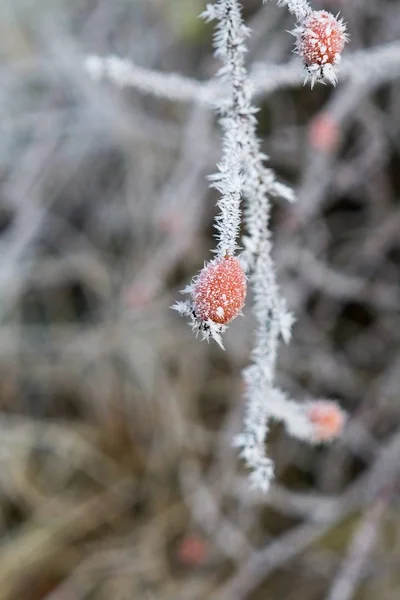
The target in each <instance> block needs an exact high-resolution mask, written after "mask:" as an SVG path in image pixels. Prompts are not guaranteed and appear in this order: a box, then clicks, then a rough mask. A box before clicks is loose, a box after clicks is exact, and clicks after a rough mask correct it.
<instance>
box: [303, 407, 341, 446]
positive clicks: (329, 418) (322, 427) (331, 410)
mask: <svg viewBox="0 0 400 600" xmlns="http://www.w3.org/2000/svg"><path fill="white" fill-rule="evenodd" d="M308 417H309V419H310V421H311V423H312V424H313V426H314V430H313V436H314V439H315V441H317V442H324V441H329V440H332V439H333V438H335V437H337V436H338V435H339V434H340V433H341V431H342V429H343V426H344V423H345V413H344V412H343V411H342V409H341V408H340V407H339V406H338V405H337V404H336V402H332V401H330V400H317V401H315V402H313V403H312V404H310V407H309V409H308Z"/></svg>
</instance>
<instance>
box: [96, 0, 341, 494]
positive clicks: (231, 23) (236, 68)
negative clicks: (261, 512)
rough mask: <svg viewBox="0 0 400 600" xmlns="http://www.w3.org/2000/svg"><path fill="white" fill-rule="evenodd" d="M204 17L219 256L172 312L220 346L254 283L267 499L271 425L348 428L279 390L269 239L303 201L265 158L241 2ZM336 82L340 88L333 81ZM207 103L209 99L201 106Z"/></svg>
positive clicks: (337, 413) (154, 89) (258, 458)
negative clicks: (216, 63) (211, 77)
mask: <svg viewBox="0 0 400 600" xmlns="http://www.w3.org/2000/svg"><path fill="white" fill-rule="evenodd" d="M283 3H286V4H290V7H291V8H292V12H294V13H295V14H296V16H297V17H298V19H299V23H300V19H302V21H301V23H303V24H304V22H305V20H306V19H308V18H309V17H310V15H311V16H312V15H313V16H314V17H315V15H316V13H315V12H312V11H311V10H307V11H306V10H305V8H304V7H305V6H308V5H306V4H305V3H304V2H283ZM294 7H296V10H294ZM322 12H323V11H320V13H322ZM303 13H304V14H303ZM320 13H318V15H317V17H316V19H317V20H316V23H314V25H315V28H314V30H313V31H311V33H310V30H309V31H307V32H306V33H307V36H308V38H307V39H308V41H309V48H307V47H305V50H307V51H309V53H311V54H312V52H313V51H314V49H315V48H316V49H317V50H318V51H319V52H325V53H326V54H327V56H328V59H327V60H326V61H325V59H323V60H322V63H321V64H323V65H324V69H322V67H321V72H322V70H324V72H325V75H327V71H326V68H325V67H326V65H327V64H330V63H331V62H332V61H333V62H335V61H336V59H335V60H334V57H333V52H334V51H335V52H336V50H337V48H336V49H335V48H333V49H332V47H331V46H329V44H328V42H329V40H328V41H327V42H326V44H328V45H327V46H326V47H324V48H322V46H321V44H323V41H324V40H322V42H321V39H322V38H321V36H325V37H326V36H327V35H328V33H329V32H328V30H327V27H328V28H329V27H331V29H332V27H333V24H332V21H331V18H330V17H326V15H325V13H324V14H320ZM326 14H328V13H326ZM202 16H203V17H204V18H205V19H206V20H207V21H211V20H215V21H216V22H217V25H216V29H215V34H214V50H215V56H216V57H217V58H218V59H219V60H220V61H221V62H222V67H221V68H220V70H219V72H218V74H217V80H218V82H219V83H218V85H215V84H209V85H207V86H206V87H205V88H204V90H207V91H208V92H209V91H210V89H213V90H214V93H215V92H216V90H218V89H221V90H222V89H223V90H224V94H216V96H215V106H216V109H217V112H218V117H219V122H220V125H221V129H222V157H221V161H220V163H219V164H218V171H217V173H216V174H214V175H212V176H211V177H210V180H211V186H212V187H214V188H216V189H217V191H218V192H219V199H218V202H217V206H218V208H219V213H218V215H217V217H216V220H215V228H216V230H217V234H216V238H217V246H216V250H215V254H216V256H215V258H214V259H213V260H212V261H211V262H209V263H208V264H205V266H204V267H203V269H202V270H201V271H200V272H199V273H198V275H197V276H196V277H194V278H193V279H192V281H191V283H190V285H188V286H187V287H186V288H185V289H184V290H183V292H184V293H186V294H189V299H188V300H185V301H181V302H177V303H176V304H175V305H174V306H173V308H174V309H175V310H177V311H178V312H179V313H180V314H181V315H183V316H185V317H188V318H189V321H190V324H191V326H192V329H193V330H194V331H196V333H201V334H202V336H203V338H204V339H207V340H209V339H210V338H213V339H214V340H215V341H216V342H217V343H218V344H220V345H221V346H222V338H221V334H222V333H223V332H224V331H225V329H226V327H227V324H229V323H230V322H231V321H232V320H233V319H234V318H235V317H236V316H237V315H239V314H240V313H241V309H242V307H243V305H244V301H245V297H246V291H247V279H249V281H250V283H251V286H252V289H253V296H254V307H253V313H254V317H255V321H256V332H255V345H254V349H253V351H252V354H251V358H252V364H251V366H249V367H248V368H247V369H245V371H244V381H245V398H246V416H245V422H244V432H243V434H241V435H240V436H238V437H237V439H236V442H235V443H236V445H237V446H238V447H240V448H241V456H242V457H243V458H244V459H245V461H246V463H247V466H248V467H249V468H250V469H251V475H250V479H251V481H252V483H253V485H254V486H255V487H256V488H258V489H261V490H263V491H267V490H268V488H269V484H270V481H271V479H272V476H273V464H272V461H271V460H270V459H269V458H268V456H267V454H266V451H265V443H266V437H267V433H268V427H269V421H270V420H279V421H282V422H283V423H284V424H285V427H286V429H287V431H288V433H289V434H291V435H294V436H296V437H298V438H299V439H302V440H308V441H311V442H315V441H321V440H328V439H332V438H333V437H335V436H336V435H337V434H338V433H339V432H340V430H341V427H342V425H343V422H344V415H343V413H342V412H341V410H340V409H339V408H338V407H337V405H336V404H335V403H333V402H329V401H319V402H309V403H303V404H299V403H296V402H294V401H293V400H290V399H288V398H287V397H286V395H285V394H284V393H283V392H282V391H280V390H278V389H277V388H276V387H275V385H274V380H275V370H276V362H277V355H278V346H279V342H280V338H282V339H283V340H284V341H286V342H288V341H289V339H290V335H291V326H292V323H293V317H292V315H291V314H290V313H289V312H288V311H287V308H286V302H285V300H284V299H283V298H282V297H281V295H280V292H279V288H278V285H277V281H276V275H275V268H274V264H273V260H272V255H271V234H270V231H269V218H270V205H271V199H272V198H273V197H280V198H284V199H285V200H287V201H290V202H293V201H294V200H295V197H294V193H293V191H292V190H291V189H290V188H288V187H287V186H285V185H283V184H281V183H279V182H277V181H276V177H275V173H274V172H273V171H272V170H271V169H269V168H268V167H266V165H265V162H266V160H267V157H266V156H265V155H263V154H262V152H261V148H260V142H259V140H258V138H257V135H256V126H257V120H256V116H255V115H256V112H257V109H256V108H255V107H254V106H253V105H252V96H253V94H254V89H253V86H252V84H251V79H250V77H249V74H248V72H247V69H246V66H245V53H246V46H245V41H246V38H247V37H248V36H249V33H250V31H249V29H248V28H247V27H246V26H245V24H244V22H243V18H242V14H241V4H240V2H239V0H216V2H215V3H214V4H209V5H207V8H206V10H205V12H204V13H203V15H202ZM300 26H301V25H300V24H299V25H298V28H299V27H300ZM338 27H339V25H338ZM330 33H332V31H330ZM330 33H329V34H330ZM298 35H299V38H298V39H299V40H300V42H301V43H303V42H304V40H306V41H307V39H306V38H305V37H304V35H303V33H302V32H301V31H300V29H298ZM313 40H315V43H314V41H313ZM300 42H299V41H298V44H300ZM303 45H304V44H303ZM299 48H300V46H299ZM303 50H304V48H303V47H302V48H301V51H302V52H303ZM331 51H332V52H331ZM299 53H300V51H299ZM303 54H304V52H303ZM311 54H310V55H311ZM335 56H336V54H335ZM314 58H315V56H314V55H313V60H314ZM317 59H318V57H317ZM331 59H332V60H331ZM314 62H315V61H314ZM320 66H321V65H320ZM87 68H88V69H89V72H91V74H92V76H94V77H96V78H101V77H103V76H104V75H107V76H108V77H109V78H111V79H113V80H114V81H115V82H116V83H117V84H119V85H122V86H123V85H125V84H128V85H129V84H132V85H134V86H137V87H138V89H140V90H142V91H144V92H149V93H154V94H155V95H157V93H158V90H159V88H160V87H161V83H162V80H161V79H160V77H159V75H155V76H154V79H152V76H151V74H150V73H149V72H145V71H144V70H141V69H136V68H135V67H132V69H131V68H130V65H129V63H127V62H125V61H121V62H118V60H117V59H115V58H113V59H109V60H108V62H106V63H103V62H102V61H100V62H99V61H98V60H97V59H96V58H91V59H90V61H89V64H88V65H87ZM311 77H312V83H313V81H314V79H315V78H318V77H317V75H316V73H313V74H312V76H311ZM328 78H329V77H328ZM330 79H331V81H333V79H332V77H331V78H330ZM171 81H173V77H172V79H171V78H170V79H168V80H166V85H167V87H168V86H169V85H170V84H171ZM175 84H176V85H178V79H176V80H175V81H173V85H172V87H171V86H170V87H168V91H166V92H165V95H164V96H165V97H170V98H173V97H174V89H173V86H174V85H175ZM218 86H219V87H218ZM195 87H196V84H193V82H188V84H187V85H186V87H185V86H184V91H183V96H185V93H186V92H187V90H190V92H189V94H190V93H194V91H199V90H195ZM205 98H206V95H205V94H204V95H203V96H202V100H201V101H204V99H205ZM209 98H210V97H209ZM209 98H208V99H209ZM243 200H244V203H243V204H244V207H243V206H242V201H243ZM242 210H243V213H244V214H243V219H244V224H245V228H246V232H245V235H244V236H243V240H242V244H243V250H242V252H241V254H240V256H237V255H236V253H237V251H238V249H239V248H238V243H237V239H238V235H239V230H240V227H241V221H242Z"/></svg>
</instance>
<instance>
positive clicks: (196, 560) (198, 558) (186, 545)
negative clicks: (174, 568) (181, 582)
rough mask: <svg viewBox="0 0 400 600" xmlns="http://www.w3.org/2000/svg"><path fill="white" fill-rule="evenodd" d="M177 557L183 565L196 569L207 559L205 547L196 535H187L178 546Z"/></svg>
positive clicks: (203, 542)
mask: <svg viewBox="0 0 400 600" xmlns="http://www.w3.org/2000/svg"><path fill="white" fill-rule="evenodd" d="M177 557H178V559H179V560H180V562H181V563H182V564H183V565H186V566H188V567H197V566H199V565H202V564H203V563H204V561H205V559H206V558H207V546H206V543H205V541H204V540H203V539H201V538H200V537H198V536H196V535H187V536H186V537H185V538H183V540H182V541H181V543H180V544H179V546H178V550H177Z"/></svg>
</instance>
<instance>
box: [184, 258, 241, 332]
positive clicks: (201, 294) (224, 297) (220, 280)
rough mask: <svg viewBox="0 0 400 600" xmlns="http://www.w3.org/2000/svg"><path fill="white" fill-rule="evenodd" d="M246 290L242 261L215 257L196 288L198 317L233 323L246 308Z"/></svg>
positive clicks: (205, 269) (215, 321) (203, 272)
mask: <svg viewBox="0 0 400 600" xmlns="http://www.w3.org/2000/svg"><path fill="white" fill-rule="evenodd" d="M246 289H247V285H246V275H245V273H244V270H243V267H242V265H241V264H240V262H239V260H238V259H237V258H235V257H234V256H229V255H226V256H224V257H218V258H215V259H214V260H212V261H211V262H210V263H208V265H206V266H205V267H204V269H202V271H200V273H199V275H198V277H197V279H196V281H195V283H194V285H193V288H192V300H193V308H194V310H195V313H196V316H197V318H200V319H202V320H203V321H208V320H210V321H213V322H214V323H218V324H221V325H225V324H226V323H229V321H231V320H232V319H234V318H235V317H236V316H237V315H238V314H239V312H240V311H241V310H242V308H243V305H244V300H245V297H246Z"/></svg>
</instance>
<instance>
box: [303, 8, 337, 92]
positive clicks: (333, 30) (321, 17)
mask: <svg viewBox="0 0 400 600" xmlns="http://www.w3.org/2000/svg"><path fill="white" fill-rule="evenodd" d="M293 33H294V35H295V36H296V38H297V41H296V51H297V53H298V54H299V55H300V57H301V58H302V59H303V61H304V64H305V66H306V69H307V72H308V75H309V76H310V77H311V83H312V85H313V83H314V81H315V80H318V79H322V78H323V77H327V79H329V80H330V81H331V82H332V83H333V84H335V83H336V81H337V79H336V74H335V72H334V67H335V65H337V64H338V63H339V62H340V59H341V53H342V50H343V48H344V45H345V43H346V42H347V40H348V36H347V34H346V25H345V24H344V23H343V20H342V19H338V18H337V17H335V16H334V15H333V14H332V13H330V12H327V11H326V10H313V11H312V12H310V13H309V14H308V15H307V16H306V17H305V18H304V20H303V21H302V22H301V23H300V25H299V27H297V28H296V29H295V30H294V32H293Z"/></svg>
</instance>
